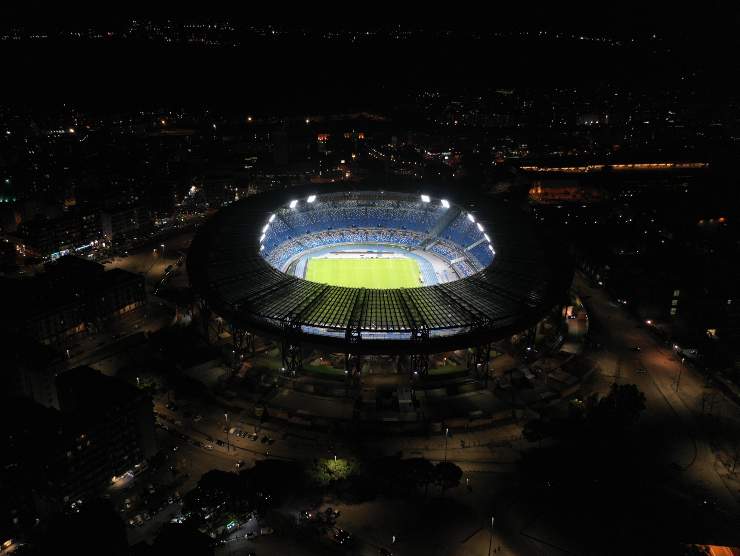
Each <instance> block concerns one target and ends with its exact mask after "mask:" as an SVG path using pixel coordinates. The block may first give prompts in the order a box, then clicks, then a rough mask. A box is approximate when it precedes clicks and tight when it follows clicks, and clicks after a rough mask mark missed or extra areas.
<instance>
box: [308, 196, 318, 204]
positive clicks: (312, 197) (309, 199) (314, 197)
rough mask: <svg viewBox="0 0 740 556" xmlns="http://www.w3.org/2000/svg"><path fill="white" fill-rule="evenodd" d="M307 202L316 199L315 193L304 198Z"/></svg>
mask: <svg viewBox="0 0 740 556" xmlns="http://www.w3.org/2000/svg"><path fill="white" fill-rule="evenodd" d="M306 200H307V201H308V202H309V203H313V202H314V201H315V200H316V195H309V196H308V199H306Z"/></svg>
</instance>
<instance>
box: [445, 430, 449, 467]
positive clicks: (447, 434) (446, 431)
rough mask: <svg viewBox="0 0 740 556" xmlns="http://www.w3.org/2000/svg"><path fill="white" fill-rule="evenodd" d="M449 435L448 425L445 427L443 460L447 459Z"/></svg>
mask: <svg viewBox="0 0 740 556" xmlns="http://www.w3.org/2000/svg"><path fill="white" fill-rule="evenodd" d="M449 436H450V427H446V428H445V461H447V438H448V437H449Z"/></svg>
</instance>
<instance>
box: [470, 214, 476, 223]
mask: <svg viewBox="0 0 740 556" xmlns="http://www.w3.org/2000/svg"><path fill="white" fill-rule="evenodd" d="M468 220H470V221H471V222H475V217H474V216H473V215H472V214H470V213H468Z"/></svg>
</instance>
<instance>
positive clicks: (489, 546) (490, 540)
mask: <svg viewBox="0 0 740 556" xmlns="http://www.w3.org/2000/svg"><path fill="white" fill-rule="evenodd" d="M489 532H490V536H489V537H488V556H491V547H492V546H493V516H491V529H490V531H489Z"/></svg>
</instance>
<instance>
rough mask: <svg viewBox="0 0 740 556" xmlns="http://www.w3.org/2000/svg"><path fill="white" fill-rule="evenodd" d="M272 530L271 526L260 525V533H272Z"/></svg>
mask: <svg viewBox="0 0 740 556" xmlns="http://www.w3.org/2000/svg"><path fill="white" fill-rule="evenodd" d="M274 532H275V530H274V529H273V528H272V527H260V535H272V534H273V533H274Z"/></svg>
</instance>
